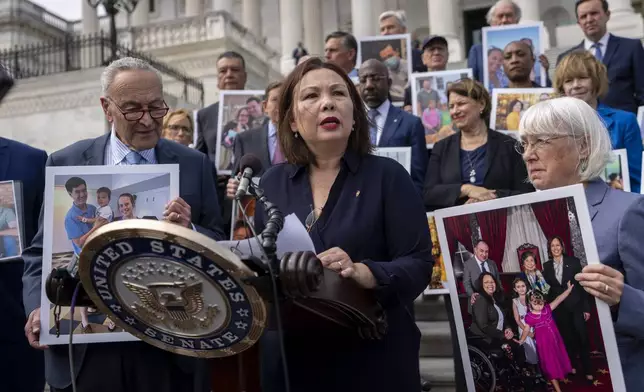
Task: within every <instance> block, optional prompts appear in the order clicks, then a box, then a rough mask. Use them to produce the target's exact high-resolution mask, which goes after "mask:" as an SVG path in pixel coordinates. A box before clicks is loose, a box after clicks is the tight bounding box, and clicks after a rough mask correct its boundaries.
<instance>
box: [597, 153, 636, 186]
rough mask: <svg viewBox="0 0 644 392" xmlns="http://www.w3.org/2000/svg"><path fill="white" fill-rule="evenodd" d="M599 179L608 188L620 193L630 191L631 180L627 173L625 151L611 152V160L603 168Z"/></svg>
mask: <svg viewBox="0 0 644 392" xmlns="http://www.w3.org/2000/svg"><path fill="white" fill-rule="evenodd" d="M601 178H602V179H603V180H604V181H606V183H607V184H608V186H610V187H611V188H614V189H619V190H622V191H626V192H630V191H631V179H630V176H629V173H628V159H627V155H626V149H625V148H622V149H619V150H613V160H612V161H610V162H609V163H608V164H607V165H606V167H605V168H604V173H603V174H602V176H601Z"/></svg>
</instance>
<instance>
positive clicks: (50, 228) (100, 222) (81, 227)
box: [40, 164, 179, 345]
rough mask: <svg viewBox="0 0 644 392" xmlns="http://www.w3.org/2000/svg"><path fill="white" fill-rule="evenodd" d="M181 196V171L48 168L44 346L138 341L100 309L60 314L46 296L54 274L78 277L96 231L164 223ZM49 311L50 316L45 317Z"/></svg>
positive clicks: (151, 167)
mask: <svg viewBox="0 0 644 392" xmlns="http://www.w3.org/2000/svg"><path fill="white" fill-rule="evenodd" d="M178 196H179V165H177V164H172V165H137V166H60V167H48V168H47V172H46V178H45V200H44V209H45V214H44V222H43V225H44V236H43V265H42V279H43V282H42V292H41V308H42V309H43V311H42V312H41V336H40V339H41V342H42V343H43V344H47V345H56V344H68V343H69V334H70V333H73V334H74V337H73V341H74V344H76V343H78V344H83V343H99V342H116V341H131V340H137V339H136V338H135V337H134V336H132V335H130V334H129V333H126V332H124V331H123V330H122V329H120V328H118V327H117V326H116V325H115V324H114V322H113V321H112V320H110V319H109V317H107V315H105V314H102V313H100V312H99V311H98V310H97V309H96V308H91V307H89V308H88V307H76V308H75V309H74V314H73V315H72V314H71V309H70V308H69V307H62V309H61V310H60V324H59V331H60V335H59V336H58V337H57V336H56V335H57V334H56V323H55V317H54V316H55V315H54V309H55V308H54V305H53V304H52V303H51V302H50V301H49V299H48V298H47V295H46V292H45V287H46V285H45V282H46V279H47V276H48V275H49V274H50V273H51V271H52V269H53V268H66V269H68V270H69V271H70V273H71V274H72V275H77V273H78V267H79V266H78V263H79V256H80V254H81V252H82V248H83V244H84V242H85V241H86V240H87V239H88V238H89V237H90V236H91V234H92V233H93V232H95V231H96V230H97V229H98V228H100V227H102V226H104V225H109V224H110V223H111V222H115V221H120V220H126V219H153V220H163V219H164V216H163V212H164V210H165V205H166V204H167V203H168V202H169V201H171V200H173V199H175V198H177V197H178ZM44 309H48V310H49V311H44Z"/></svg>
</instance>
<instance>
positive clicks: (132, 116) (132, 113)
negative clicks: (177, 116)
mask: <svg viewBox="0 0 644 392" xmlns="http://www.w3.org/2000/svg"><path fill="white" fill-rule="evenodd" d="M107 99H108V100H109V101H110V102H112V103H113V104H114V106H116V108H117V109H118V110H119V112H121V114H122V115H123V117H124V118H125V119H126V120H127V121H139V120H140V119H142V118H143V116H145V113H149V114H150V117H152V118H153V119H155V120H157V119H160V118H163V117H164V116H165V115H166V114H168V111H169V110H170V108H169V107H168V105H167V104H166V103H165V101H163V104H164V105H165V107H164V108H151V109H137V110H129V111H124V110H123V109H121V107H120V106H119V105H117V104H116V102H114V100H113V99H112V98H110V97H107Z"/></svg>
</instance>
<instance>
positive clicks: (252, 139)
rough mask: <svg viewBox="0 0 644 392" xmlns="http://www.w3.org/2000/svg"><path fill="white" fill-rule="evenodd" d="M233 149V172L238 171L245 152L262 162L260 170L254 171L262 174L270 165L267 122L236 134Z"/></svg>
mask: <svg viewBox="0 0 644 392" xmlns="http://www.w3.org/2000/svg"><path fill="white" fill-rule="evenodd" d="M234 150H235V160H234V162H233V170H232V172H233V174H237V172H239V163H240V162H241V159H242V157H243V156H244V155H246V154H253V155H255V156H256V157H257V158H259V160H260V161H261V162H262V171H261V172H260V173H256V174H257V175H262V174H263V173H264V172H265V171H266V170H268V168H269V167H271V166H272V161H271V152H270V150H269V149H268V122H267V123H266V124H264V125H262V126H261V127H258V128H255V129H251V130H249V131H246V132H242V133H240V134H239V135H237V137H235V144H234Z"/></svg>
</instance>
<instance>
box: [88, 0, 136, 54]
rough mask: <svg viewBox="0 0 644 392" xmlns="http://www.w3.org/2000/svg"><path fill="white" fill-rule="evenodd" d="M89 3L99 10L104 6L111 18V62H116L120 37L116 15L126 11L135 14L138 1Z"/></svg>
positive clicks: (89, 1)
mask: <svg viewBox="0 0 644 392" xmlns="http://www.w3.org/2000/svg"><path fill="white" fill-rule="evenodd" d="M87 3H88V4H89V5H90V6H91V7H93V8H98V6H99V5H101V4H102V5H103V8H105V13H106V14H107V15H109V17H110V45H111V47H112V55H111V60H112V61H113V60H116V57H117V55H116V52H117V44H118V37H117V31H116V15H117V14H118V13H119V11H125V12H127V13H128V14H131V13H132V12H134V9H135V8H136V4H137V3H138V0H87Z"/></svg>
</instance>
